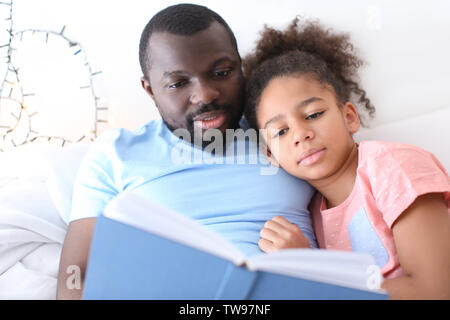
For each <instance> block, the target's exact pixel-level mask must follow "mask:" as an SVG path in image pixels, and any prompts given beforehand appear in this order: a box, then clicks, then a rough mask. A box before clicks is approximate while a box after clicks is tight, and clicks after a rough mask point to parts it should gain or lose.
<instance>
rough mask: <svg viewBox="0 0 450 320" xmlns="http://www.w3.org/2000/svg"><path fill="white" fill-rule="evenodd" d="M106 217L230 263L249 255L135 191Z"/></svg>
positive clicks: (111, 205) (110, 208)
mask: <svg viewBox="0 0 450 320" xmlns="http://www.w3.org/2000/svg"><path fill="white" fill-rule="evenodd" d="M104 215H105V217H107V218H110V219H113V220H116V221H119V222H122V223H124V224H127V225H130V226H133V227H135V228H138V229H141V230H144V231H147V232H150V233H153V234H156V235H159V236H162V237H164V238H166V239H170V240H173V241H176V242H179V243H182V244H185V245H187V246H190V247H192V248H196V249H199V250H202V251H205V252H208V253H210V254H212V255H215V256H218V257H221V258H224V259H227V260H230V261H231V262H233V263H234V264H236V265H240V264H242V263H243V262H244V260H245V256H244V254H243V253H242V252H240V251H239V249H238V248H236V247H235V246H233V245H232V244H231V243H230V242H229V241H227V240H226V239H225V238H223V237H221V236H220V235H219V234H217V233H215V232H213V231H211V230H209V229H208V228H207V227H205V226H203V225H201V224H200V223H198V222H196V221H195V220H193V219H190V218H188V217H186V216H183V215H182V214H179V213H176V212H174V211H172V210H169V209H167V208H165V207H162V206H160V205H158V204H155V203H154V202H152V201H150V200H148V199H145V198H143V197H141V196H138V195H136V194H133V193H132V192H124V193H122V194H120V195H119V196H117V197H116V198H115V199H113V200H112V201H111V202H110V203H109V204H108V206H107V207H106V209H105V212H104Z"/></svg>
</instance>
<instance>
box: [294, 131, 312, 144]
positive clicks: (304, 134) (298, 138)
mask: <svg viewBox="0 0 450 320" xmlns="http://www.w3.org/2000/svg"><path fill="white" fill-rule="evenodd" d="M294 130H295V132H294V135H293V143H294V146H295V147H297V146H298V145H299V144H300V143H301V142H304V141H307V140H311V139H312V138H314V133H313V131H312V130H311V129H310V128H305V127H303V128H302V127H295V128H294Z"/></svg>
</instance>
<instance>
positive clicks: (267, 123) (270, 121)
mask: <svg viewBox="0 0 450 320" xmlns="http://www.w3.org/2000/svg"><path fill="white" fill-rule="evenodd" d="M283 118H286V115H284V114H277V115H276V116H275V117H273V118H271V119H270V120H268V121H267V122H266V124H265V125H264V129H266V128H267V126H268V125H269V124H270V123H272V122H275V121H279V120H281V119H283Z"/></svg>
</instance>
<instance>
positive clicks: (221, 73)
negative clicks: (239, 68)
mask: <svg viewBox="0 0 450 320" xmlns="http://www.w3.org/2000/svg"><path fill="white" fill-rule="evenodd" d="M230 73H231V69H226V70H219V71H215V72H214V75H215V76H216V77H226V76H228V75H230Z"/></svg>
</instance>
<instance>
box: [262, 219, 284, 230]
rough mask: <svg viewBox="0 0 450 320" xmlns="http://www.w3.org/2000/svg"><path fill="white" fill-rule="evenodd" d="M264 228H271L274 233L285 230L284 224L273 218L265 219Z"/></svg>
mask: <svg viewBox="0 0 450 320" xmlns="http://www.w3.org/2000/svg"><path fill="white" fill-rule="evenodd" d="M264 228H267V229H270V230H273V231H275V232H276V233H283V232H284V231H285V230H286V227H285V226H283V225H282V224H280V223H278V222H276V221H273V220H268V221H266V223H265V224H264Z"/></svg>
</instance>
